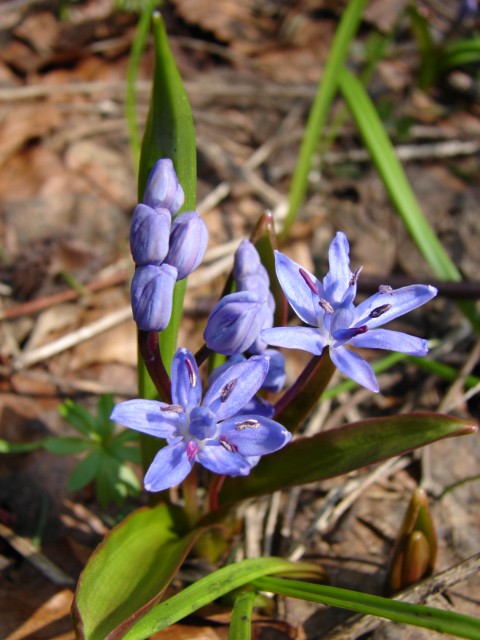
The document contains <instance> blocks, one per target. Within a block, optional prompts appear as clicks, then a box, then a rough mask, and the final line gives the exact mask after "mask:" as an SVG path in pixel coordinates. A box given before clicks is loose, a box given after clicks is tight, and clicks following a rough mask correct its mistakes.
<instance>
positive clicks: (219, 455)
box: [197, 440, 251, 476]
mask: <svg viewBox="0 0 480 640" xmlns="http://www.w3.org/2000/svg"><path fill="white" fill-rule="evenodd" d="M197 460H198V462H200V464H202V465H203V466H204V467H205V468H206V469H208V470H209V471H213V473H219V474H222V475H227V476H246V475H248V474H249V472H250V469H251V465H250V463H249V462H248V460H245V458H244V457H243V456H242V455H240V454H239V453H237V452H236V451H234V450H233V448H232V449H230V448H229V446H228V443H226V442H225V444H224V445H222V444H221V443H220V442H217V441H215V440H212V441H211V443H209V444H208V445H205V446H204V447H202V448H201V449H200V451H199V452H198V453H197Z"/></svg>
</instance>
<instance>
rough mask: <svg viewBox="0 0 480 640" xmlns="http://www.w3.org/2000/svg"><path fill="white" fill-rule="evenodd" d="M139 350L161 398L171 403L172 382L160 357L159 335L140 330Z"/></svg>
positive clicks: (154, 332)
mask: <svg viewBox="0 0 480 640" xmlns="http://www.w3.org/2000/svg"><path fill="white" fill-rule="evenodd" d="M138 349H139V351H140V354H141V356H142V359H143V361H144V362H145V366H146V367H147V371H148V373H149V375H150V377H151V379H152V381H153V383H154V384H155V387H156V388H157V391H158V393H159V394H160V398H161V399H162V400H163V401H164V402H171V401H172V400H171V382H170V377H169V375H168V373H167V371H166V369H165V365H164V364H163V360H162V357H161V355H160V350H159V346H158V333H157V332H156V331H140V330H139V332H138Z"/></svg>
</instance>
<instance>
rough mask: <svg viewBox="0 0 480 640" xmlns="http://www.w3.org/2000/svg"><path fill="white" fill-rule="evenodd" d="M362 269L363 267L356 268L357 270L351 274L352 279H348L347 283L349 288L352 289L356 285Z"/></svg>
mask: <svg viewBox="0 0 480 640" xmlns="http://www.w3.org/2000/svg"><path fill="white" fill-rule="evenodd" d="M362 269H363V267H357V269H355V271H354V272H353V273H352V277H351V278H350V282H349V283H348V286H349V287H353V286H354V285H356V284H357V281H358V276H359V275H360V272H361V270H362Z"/></svg>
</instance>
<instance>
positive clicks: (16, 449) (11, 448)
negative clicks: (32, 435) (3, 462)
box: [0, 439, 45, 453]
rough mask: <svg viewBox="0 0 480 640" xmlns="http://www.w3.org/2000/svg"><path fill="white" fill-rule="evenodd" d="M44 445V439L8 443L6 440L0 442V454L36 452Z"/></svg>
mask: <svg viewBox="0 0 480 640" xmlns="http://www.w3.org/2000/svg"><path fill="white" fill-rule="evenodd" d="M44 444H45V439H42V440H35V441H34V442H9V441H8V440H0V453H28V452H29V451H37V450H38V449H41V448H42V447H43V446H44Z"/></svg>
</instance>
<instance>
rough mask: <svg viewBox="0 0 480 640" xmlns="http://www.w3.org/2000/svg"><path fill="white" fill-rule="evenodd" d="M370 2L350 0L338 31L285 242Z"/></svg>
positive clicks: (296, 178) (294, 188) (298, 172)
mask: <svg viewBox="0 0 480 640" xmlns="http://www.w3.org/2000/svg"><path fill="white" fill-rule="evenodd" d="M366 4H367V2H366V0H350V2H349V3H348V5H347V7H346V9H345V11H344V12H343V14H342V19H341V21H340V24H339V25H338V28H337V29H336V32H335V39H334V41H333V44H332V47H331V49H330V53H329V56H328V59H327V63H326V65H325V68H324V70H323V74H322V79H321V81H320V84H319V85H318V89H317V94H316V96H315V99H314V102H313V104H312V108H311V110H310V114H309V116H308V122H307V126H306V129H305V133H304V136H303V140H302V144H301V146H300V151H299V154H298V159H297V164H296V167H295V172H294V174H293V177H292V184H291V187H290V193H289V202H288V213H287V216H286V218H285V221H284V226H283V231H282V233H281V234H280V237H281V239H282V240H284V239H285V238H286V237H287V236H288V232H289V230H290V227H291V226H292V224H293V223H294V221H295V218H296V216H297V212H298V209H299V208H300V205H301V204H302V201H303V199H304V197H305V192H306V190H307V184H308V175H309V173H310V170H311V162H312V156H313V153H314V151H315V149H316V147H317V144H318V139H319V136H320V134H321V132H322V129H323V127H324V126H325V123H326V120H327V116H328V112H329V109H330V106H331V104H332V102H333V99H334V97H335V93H336V91H337V88H338V79H339V76H340V72H341V70H342V68H343V65H344V63H345V60H346V58H347V54H348V50H349V48H350V43H351V41H352V40H353V38H354V36H355V33H356V32H357V29H358V26H359V24H360V20H361V17H362V13H363V10H364V8H365V5H366Z"/></svg>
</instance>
